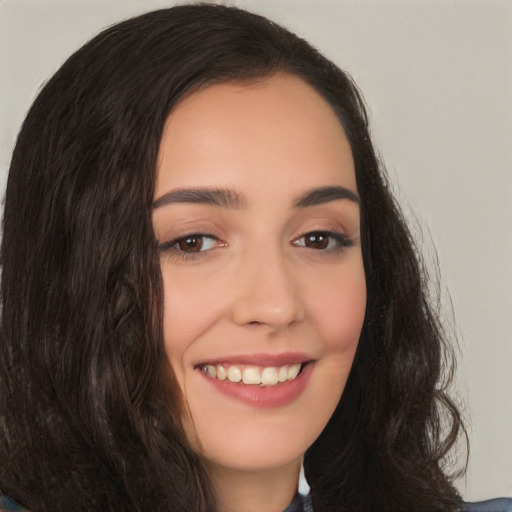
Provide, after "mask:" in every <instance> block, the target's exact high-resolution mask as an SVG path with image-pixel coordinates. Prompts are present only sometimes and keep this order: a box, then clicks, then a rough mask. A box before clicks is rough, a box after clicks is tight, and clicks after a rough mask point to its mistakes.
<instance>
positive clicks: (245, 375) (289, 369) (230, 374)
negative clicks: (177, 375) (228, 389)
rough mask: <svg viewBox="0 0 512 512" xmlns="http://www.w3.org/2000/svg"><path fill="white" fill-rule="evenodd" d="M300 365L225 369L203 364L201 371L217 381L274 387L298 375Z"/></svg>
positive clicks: (230, 367) (224, 367)
mask: <svg viewBox="0 0 512 512" xmlns="http://www.w3.org/2000/svg"><path fill="white" fill-rule="evenodd" d="M301 368H302V364H300V363H298V364H289V365H288V364H286V365H284V366H279V367H275V366H269V367H266V368H261V367H258V366H245V367H243V368H239V367H238V366H236V365H230V366H229V367H228V368H227V369H226V366H225V365H221V364H219V365H213V364H205V365H202V366H201V370H202V371H203V372H204V373H206V374H208V375H209V376H210V377H213V378H216V379H218V380H229V381H230V382H235V383H238V382H243V383H244V384H248V385H252V386H257V385H262V386H275V385H276V384H279V383H282V382H286V381H288V380H293V379H295V378H296V377H297V375H299V373H300V370H301Z"/></svg>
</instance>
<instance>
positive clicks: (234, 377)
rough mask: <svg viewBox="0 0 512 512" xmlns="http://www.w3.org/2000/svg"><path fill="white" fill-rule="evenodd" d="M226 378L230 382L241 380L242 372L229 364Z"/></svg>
mask: <svg viewBox="0 0 512 512" xmlns="http://www.w3.org/2000/svg"><path fill="white" fill-rule="evenodd" d="M228 379H229V380H230V381H231V382H240V381H241V380H242V372H241V371H240V369H239V368H237V367H236V366H230V367H229V370H228Z"/></svg>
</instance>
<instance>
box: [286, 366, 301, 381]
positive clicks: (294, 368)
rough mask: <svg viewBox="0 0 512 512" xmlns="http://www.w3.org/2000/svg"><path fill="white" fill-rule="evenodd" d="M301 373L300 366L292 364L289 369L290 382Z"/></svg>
mask: <svg viewBox="0 0 512 512" xmlns="http://www.w3.org/2000/svg"><path fill="white" fill-rule="evenodd" d="M299 372H300V364H291V365H290V368H288V380H293V379H295V377H297V375H299Z"/></svg>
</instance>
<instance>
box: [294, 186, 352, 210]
mask: <svg viewBox="0 0 512 512" xmlns="http://www.w3.org/2000/svg"><path fill="white" fill-rule="evenodd" d="M340 199H348V200H349V201H353V202H354V203H357V204H361V200H360V199H359V196H358V195H357V194H356V193H355V192H352V190H349V189H348V188H345V187H338V186H336V187H320V188H314V189H313V190H309V191H308V192H306V193H305V194H303V195H302V196H300V197H299V198H298V199H297V201H295V203H294V206H295V207H296V208H307V207H308V206H316V205H319V204H324V203H329V202H331V201H338V200H340Z"/></svg>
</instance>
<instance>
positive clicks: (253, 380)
mask: <svg viewBox="0 0 512 512" xmlns="http://www.w3.org/2000/svg"><path fill="white" fill-rule="evenodd" d="M242 382H243V383H244V384H261V373H260V371H259V370H258V368H254V367H253V366H248V367H247V368H245V369H244V373H243V377H242Z"/></svg>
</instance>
